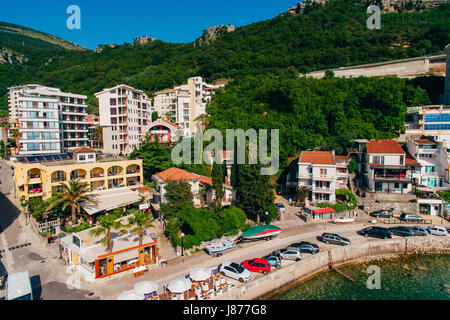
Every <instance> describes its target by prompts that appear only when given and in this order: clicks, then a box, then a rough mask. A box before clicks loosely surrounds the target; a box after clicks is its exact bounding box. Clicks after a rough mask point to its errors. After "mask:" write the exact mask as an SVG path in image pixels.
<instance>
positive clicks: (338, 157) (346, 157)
mask: <svg viewBox="0 0 450 320" xmlns="http://www.w3.org/2000/svg"><path fill="white" fill-rule="evenodd" d="M334 158H335V159H348V156H334Z"/></svg>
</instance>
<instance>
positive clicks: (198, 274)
mask: <svg viewBox="0 0 450 320" xmlns="http://www.w3.org/2000/svg"><path fill="white" fill-rule="evenodd" d="M189 277H190V278H191V279H192V280H194V281H205V280H207V279H208V278H210V277H211V270H209V269H206V268H198V269H195V270H192V271H191V273H190V274H189Z"/></svg>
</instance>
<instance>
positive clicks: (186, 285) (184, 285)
mask: <svg viewBox="0 0 450 320" xmlns="http://www.w3.org/2000/svg"><path fill="white" fill-rule="evenodd" d="M191 287H192V283H191V280H188V279H186V278H178V279H175V280H173V281H171V282H169V284H168V285H167V289H168V290H169V291H170V292H172V293H183V292H185V291H187V290H189V289H190V288H191Z"/></svg>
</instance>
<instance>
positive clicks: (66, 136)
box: [8, 85, 89, 155]
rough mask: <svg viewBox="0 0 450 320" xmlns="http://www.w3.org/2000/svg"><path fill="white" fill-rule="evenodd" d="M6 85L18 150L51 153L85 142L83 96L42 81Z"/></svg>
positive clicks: (86, 130) (86, 138) (24, 152)
mask: <svg viewBox="0 0 450 320" xmlns="http://www.w3.org/2000/svg"><path fill="white" fill-rule="evenodd" d="M8 89H9V109H10V117H9V123H10V125H11V128H12V129H18V130H19V135H20V139H19V143H20V146H19V154H27V155H30V154H51V153H58V152H67V151H70V149H72V148H79V147H83V146H87V144H88V141H89V138H88V134H87V133H88V129H87V122H86V115H87V113H86V107H87V105H86V99H87V97H86V96H84V95H78V94H73V93H66V92H62V91H61V90H60V89H57V88H51V87H45V86H41V85H25V86H17V87H11V88H8ZM10 131H11V130H10ZM10 138H11V132H10Z"/></svg>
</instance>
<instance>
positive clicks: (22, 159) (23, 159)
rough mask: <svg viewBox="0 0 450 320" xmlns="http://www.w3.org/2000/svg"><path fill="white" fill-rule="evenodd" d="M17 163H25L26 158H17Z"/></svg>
mask: <svg viewBox="0 0 450 320" xmlns="http://www.w3.org/2000/svg"><path fill="white" fill-rule="evenodd" d="M17 161H18V162H24V161H25V158H24V157H17Z"/></svg>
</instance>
